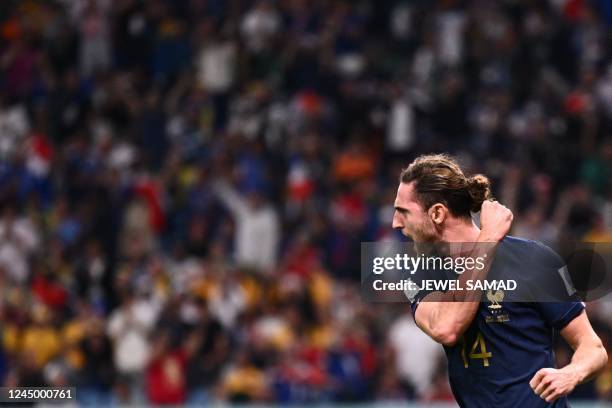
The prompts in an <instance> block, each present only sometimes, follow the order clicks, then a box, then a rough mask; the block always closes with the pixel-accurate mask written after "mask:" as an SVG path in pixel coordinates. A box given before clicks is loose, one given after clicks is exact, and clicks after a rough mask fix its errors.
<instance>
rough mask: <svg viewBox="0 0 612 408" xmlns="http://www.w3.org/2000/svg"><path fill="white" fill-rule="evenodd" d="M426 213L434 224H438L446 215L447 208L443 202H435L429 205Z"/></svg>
mask: <svg viewBox="0 0 612 408" xmlns="http://www.w3.org/2000/svg"><path fill="white" fill-rule="evenodd" d="M427 215H429V218H431V220H432V221H433V223H434V224H436V225H437V226H440V225H442V223H443V222H444V220H445V219H446V216H447V215H448V208H446V206H445V205H444V204H441V203H435V204H434V205H432V206H431V207H429V210H428V211H427Z"/></svg>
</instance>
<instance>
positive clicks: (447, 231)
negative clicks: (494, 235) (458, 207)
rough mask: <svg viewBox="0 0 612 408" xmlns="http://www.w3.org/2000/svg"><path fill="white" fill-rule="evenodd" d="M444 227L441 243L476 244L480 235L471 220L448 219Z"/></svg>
mask: <svg viewBox="0 0 612 408" xmlns="http://www.w3.org/2000/svg"><path fill="white" fill-rule="evenodd" d="M444 227H445V228H444V231H443V232H442V236H441V237H440V240H441V241H443V242H476V240H477V239H478V234H480V229H479V228H478V227H477V226H476V224H474V222H473V221H472V220H471V219H469V220H466V219H462V218H455V219H450V220H448V221H447V224H446V225H445V226H444Z"/></svg>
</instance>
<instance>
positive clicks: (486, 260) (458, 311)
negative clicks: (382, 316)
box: [417, 235, 497, 345]
mask: <svg viewBox="0 0 612 408" xmlns="http://www.w3.org/2000/svg"><path fill="white" fill-rule="evenodd" d="M496 247H497V243H495V242H491V241H490V239H489V238H488V237H487V236H485V235H482V236H480V237H479V239H478V242H477V243H476V245H475V246H474V248H473V249H472V251H471V252H470V254H469V256H468V257H469V258H473V259H477V258H480V259H482V260H483V265H484V267H483V268H477V267H473V268H469V269H467V268H466V270H465V271H464V272H463V273H462V274H461V275H459V277H458V278H457V280H458V281H459V285H458V286H460V287H461V288H463V289H464V290H451V291H447V292H444V293H442V292H436V293H432V294H431V295H429V296H428V297H427V298H426V301H425V302H423V303H422V304H421V306H419V308H423V309H424V310H423V313H422V316H423V318H421V319H419V320H421V321H420V322H419V321H418V320H417V323H419V325H420V326H421V328H423V329H424V330H425V332H427V334H429V335H430V336H431V337H432V338H433V339H434V340H436V341H437V342H439V343H442V344H445V345H453V344H454V343H455V342H456V341H458V339H459V338H460V337H461V335H462V334H463V332H465V330H467V328H468V327H469V325H470V324H471V323H472V321H473V320H474V317H475V316H476V313H477V311H478V308H479V306H480V301H481V298H482V291H481V290H475V289H473V290H465V289H466V288H467V281H468V280H471V281H476V280H485V279H486V278H487V276H488V273H489V270H490V269H491V264H492V263H493V258H494V254H495V248H496Z"/></svg>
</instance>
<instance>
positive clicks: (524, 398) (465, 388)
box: [411, 237, 584, 408]
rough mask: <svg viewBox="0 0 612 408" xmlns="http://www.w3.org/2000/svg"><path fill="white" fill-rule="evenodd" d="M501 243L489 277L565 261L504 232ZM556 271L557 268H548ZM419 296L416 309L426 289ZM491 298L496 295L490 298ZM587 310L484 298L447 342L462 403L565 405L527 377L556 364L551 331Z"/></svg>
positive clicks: (457, 395)
mask: <svg viewBox="0 0 612 408" xmlns="http://www.w3.org/2000/svg"><path fill="white" fill-rule="evenodd" d="M502 242H503V245H500V246H498V248H497V250H496V254H495V260H494V262H493V264H492V265H491V269H490V271H489V276H490V275H491V273H495V271H497V272H499V270H500V269H505V270H507V271H513V272H514V275H515V276H525V277H526V279H527V280H528V278H529V274H534V273H535V272H534V270H533V269H534V268H536V269H539V270H538V271H537V273H538V274H541V273H546V271H543V270H541V267H542V265H548V266H550V267H551V268H554V269H556V268H558V267H560V266H561V264H562V260H561V259H560V258H559V257H558V256H557V255H556V254H555V253H554V252H553V251H552V250H550V249H549V248H547V247H546V246H544V245H542V244H540V243H538V242H535V241H528V240H524V239H519V238H514V237H506V238H505V239H504V240H503V241H502ZM550 272H551V273H555V271H554V270H551V271H550ZM420 295H421V294H419V295H417V297H416V298H415V299H414V301H413V302H411V307H412V311H413V313H415V312H416V310H417V307H418V304H419V301H420V300H421V299H423V297H425V296H426V295H427V293H425V294H423V295H422V296H420ZM491 299H493V297H491ZM583 309H584V304H583V303H582V302H579V301H573V302H542V303H536V302H531V303H527V302H522V303H519V302H503V301H502V302H494V301H490V302H482V303H481V304H480V307H479V308H478V311H477V314H476V317H475V319H474V321H473V322H472V323H471V325H470V326H469V328H468V329H467V330H466V332H465V333H464V335H463V336H462V339H461V340H460V341H459V342H458V343H457V344H456V345H455V346H453V347H444V350H445V352H446V357H447V359H448V373H449V379H450V384H451V388H452V391H453V394H454V395H455V398H456V399H457V402H458V403H459V405H460V406H461V407H470V408H471V407H486V408H489V407H522V408H531V407H551V406H552V407H566V406H568V404H567V399H566V398H560V399H558V400H557V401H555V402H554V403H552V404H549V403H547V402H546V401H544V400H543V399H541V398H540V397H539V396H537V395H536V394H535V393H534V392H533V390H532V389H531V387H530V386H529V381H531V379H532V378H533V376H534V375H535V373H536V372H537V371H538V370H540V369H541V368H545V367H555V358H554V353H553V335H554V332H555V331H558V330H560V329H562V328H563V327H565V326H566V325H567V324H568V323H569V322H570V321H571V320H572V319H574V318H575V317H576V316H578V315H579V314H580V313H581V312H582V310H583Z"/></svg>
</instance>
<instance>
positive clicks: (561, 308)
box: [538, 302, 584, 330]
mask: <svg viewBox="0 0 612 408" xmlns="http://www.w3.org/2000/svg"><path fill="white" fill-rule="evenodd" d="M538 307H539V309H540V312H541V313H542V316H543V317H544V320H545V321H546V322H547V323H548V325H549V326H550V327H552V328H554V329H557V330H561V329H563V328H564V327H565V326H567V325H568V324H569V322H571V321H572V320H574V318H576V317H578V315H579V314H580V313H582V311H583V310H584V303H582V302H542V303H539V304H538Z"/></svg>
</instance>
